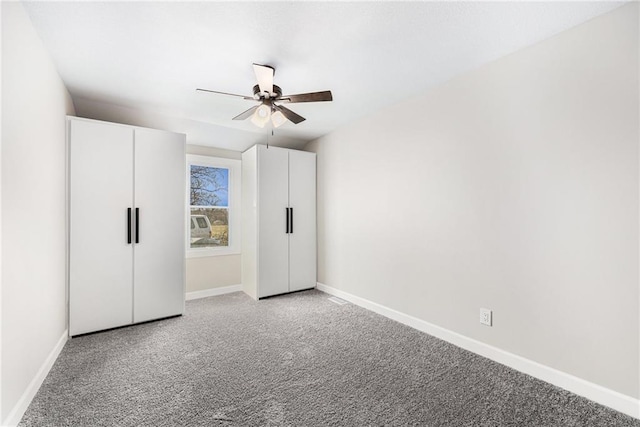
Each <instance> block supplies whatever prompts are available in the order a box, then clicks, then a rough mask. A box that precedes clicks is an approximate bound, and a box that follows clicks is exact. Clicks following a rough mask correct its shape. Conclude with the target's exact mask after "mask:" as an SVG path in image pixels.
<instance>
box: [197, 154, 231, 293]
mask: <svg viewBox="0 0 640 427" xmlns="http://www.w3.org/2000/svg"><path fill="white" fill-rule="evenodd" d="M187 154H197V155H200V156H213V157H222V158H225V159H241V158H242V155H241V153H240V152H239V151H230V150H223V149H219V148H212V147H203V146H199V145H191V144H189V145H187ZM240 259H241V258H240V255H222V256H211V257H203V258H187V292H195V291H202V290H207V289H213V288H221V287H226V286H234V285H239V284H241V283H242V277H241V273H242V270H241V266H240Z"/></svg>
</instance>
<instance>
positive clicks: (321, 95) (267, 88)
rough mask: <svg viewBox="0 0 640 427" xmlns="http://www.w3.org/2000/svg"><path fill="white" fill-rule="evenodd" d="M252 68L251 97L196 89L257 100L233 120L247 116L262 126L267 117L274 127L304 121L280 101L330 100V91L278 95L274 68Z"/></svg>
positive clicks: (288, 102)
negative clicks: (254, 77)
mask: <svg viewBox="0 0 640 427" xmlns="http://www.w3.org/2000/svg"><path fill="white" fill-rule="evenodd" d="M253 71H254V72H255V74H256V79H257V80H258V84H257V85H255V86H254V87H253V96H244V95H236V94H234V93H227V92H218V91H215V90H209V89H200V88H198V89H196V90H197V91H200V92H210V93H218V94H221V95H229V96H236V97H239V98H243V99H247V100H250V101H259V102H260V103H259V104H258V105H254V106H253V107H251V108H249V109H248V110H246V111H244V112H242V113H240V114H238V115H237V116H235V117H234V118H233V120H245V119H248V118H249V117H251V122H252V123H253V124H255V125H256V126H259V127H261V128H262V127H264V126H265V125H266V124H267V123H268V122H269V120H271V122H272V123H273V126H274V127H279V126H281V125H283V124H284V123H285V122H286V121H287V120H290V121H292V122H293V123H295V124H298V123H300V122H303V121H304V120H305V118H304V117H302V116H301V115H299V114H297V113H294V112H293V111H291V110H290V109H288V108H286V107H284V106H283V105H281V104H283V103H287V104H292V103H295V102H321V101H332V100H333V96H332V95H331V91H330V90H325V91H322V92H310V93H301V94H297V95H282V89H280V87H279V86H276V85H274V84H273V75H274V74H275V71H276V70H275V68H273V67H271V66H269V65H260V64H253Z"/></svg>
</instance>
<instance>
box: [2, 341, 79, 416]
mask: <svg viewBox="0 0 640 427" xmlns="http://www.w3.org/2000/svg"><path fill="white" fill-rule="evenodd" d="M68 336H69V332H68V331H67V330H65V331H64V333H63V334H62V336H61V337H60V339H59V340H58V342H57V343H56V345H55V347H53V349H52V350H51V352H50V353H49V355H48V356H47V358H46V359H45V361H44V362H43V363H42V366H40V369H39V370H38V373H37V374H36V376H35V377H33V379H32V380H31V382H30V383H29V385H28V386H27V389H26V390H25V391H24V393H22V396H20V399H18V402H17V403H16V404H15V406H14V407H13V409H12V410H11V412H9V415H7V418H6V419H5V420H4V422H3V423H2V425H3V426H6V427H13V426H16V425H18V423H19V422H20V420H21V419H22V416H23V415H24V413H25V412H26V411H27V408H28V407H29V404H30V403H31V401H32V400H33V398H34V396H35V395H36V393H37V392H38V390H39V389H40V386H41V385H42V383H43V382H44V379H45V378H46V377H47V374H49V371H50V370H51V368H52V367H53V364H54V363H55V361H56V359H57V358H58V356H59V355H60V352H61V351H62V349H63V348H64V345H65V344H66V343H67V339H68Z"/></svg>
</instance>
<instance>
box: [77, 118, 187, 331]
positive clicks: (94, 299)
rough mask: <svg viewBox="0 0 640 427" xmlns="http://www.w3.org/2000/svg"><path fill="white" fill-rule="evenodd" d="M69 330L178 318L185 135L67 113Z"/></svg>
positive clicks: (181, 296)
mask: <svg viewBox="0 0 640 427" xmlns="http://www.w3.org/2000/svg"><path fill="white" fill-rule="evenodd" d="M67 135H68V153H69V168H68V171H69V334H70V335H78V334H84V333H88V332H94V331H99V330H104V329H109V328H114V327H118V326H123V325H129V324H132V323H139V322H145V321H148V320H153V319H159V318H163V317H168V316H174V315H179V314H182V313H183V311H184V277H185V265H184V264H185V214H186V210H185V203H186V202H185V200H186V198H185V191H186V183H185V179H186V176H185V135H183V134H177V133H172V132H165V131H159V130H154V129H146V128H141V127H135V126H127V125H122V124H115V123H107V122H100V121H96V120H87V119H81V118H76V117H68V118H67Z"/></svg>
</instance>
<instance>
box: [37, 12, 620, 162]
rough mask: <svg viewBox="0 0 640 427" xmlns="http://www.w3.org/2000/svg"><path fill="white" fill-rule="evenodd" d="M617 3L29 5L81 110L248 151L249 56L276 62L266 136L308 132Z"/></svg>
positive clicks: (280, 140)
mask: <svg viewBox="0 0 640 427" xmlns="http://www.w3.org/2000/svg"><path fill="white" fill-rule="evenodd" d="M621 4H622V3H620V2H589V3H585V2H566V3H565V2H534V3H529V2H498V3H487V2H390V1H387V2H383V1H377V2H350V3H345V2H162V3H160V2H101V3H97V2H27V3H25V8H26V9H27V12H28V13H29V15H30V16H31V19H32V21H33V23H34V26H35V28H36V30H37V31H38V33H39V34H40V37H41V38H42V40H43V41H44V44H45V46H46V47H47V49H48V50H49V51H50V52H51V55H52V57H53V60H54V62H55V64H56V65H57V67H58V71H59V73H60V75H61V77H62V79H63V80H64V82H65V84H66V85H67V87H68V89H69V91H70V93H71V95H72V97H73V99H74V103H75V106H76V110H77V113H78V115H81V116H85V117H93V118H97V119H103V120H115V121H120V122H125V123H131V124H137V125H141V126H150V127H157V128H164V129H169V130H174V131H179V132H185V133H187V140H188V142H189V143H192V144H200V145H210V146H214V147H220V148H227V149H232V150H239V151H242V150H245V149H246V148H248V147H249V146H251V145H253V144H255V143H257V142H263V143H264V142H266V140H267V138H268V136H267V135H268V133H269V132H270V131H267V130H266V129H259V128H257V127H255V126H253V125H252V124H251V123H250V121H249V120H246V121H242V122H238V121H232V120H231V118H232V117H234V116H235V115H237V114H239V113H240V112H242V111H244V110H246V109H247V108H249V107H250V106H252V105H253V104H252V103H251V101H245V100H242V99H237V98H232V97H226V96H222V95H212V94H204V93H199V92H196V91H195V89H196V88H197V87H203V88H208V89H213V90H218V91H223V92H232V93H238V94H247V95H251V94H252V92H251V90H252V87H253V85H254V84H255V83H256V82H255V77H254V75H253V69H252V67H251V64H252V63H254V62H255V63H261V64H269V65H272V66H274V67H275V68H276V74H275V83H276V84H277V85H279V86H280V87H282V89H283V92H284V93H285V94H292V93H301V92H311V91H320V90H327V89H329V90H331V91H332V92H333V97H334V101H333V102H324V103H308V104H290V105H289V106H288V107H289V108H291V109H292V110H294V111H296V112H297V113H299V114H301V115H302V116H304V117H306V118H307V120H306V121H305V122H302V123H301V124H298V125H294V124H293V123H287V124H285V125H283V126H282V127H281V128H278V129H276V130H275V136H274V137H269V138H270V139H269V141H270V143H271V144H273V145H283V146H289V147H300V146H301V145H303V144H304V143H305V142H306V141H310V140H312V139H315V138H317V137H319V136H321V135H324V134H326V133H328V132H330V131H332V130H334V129H336V128H337V127H339V126H341V125H343V124H345V123H348V122H351V121H354V120H357V119H358V118H360V117H362V116H364V115H367V114H369V113H371V112H373V111H375V110H377V109H380V108H382V107H384V106H387V105H390V104H392V103H395V102H398V101H400V100H403V99H406V98H409V97H413V96H417V95H420V94H421V93H424V92H425V91H427V90H428V89H429V88H430V87H433V86H434V85H437V84H439V83H442V82H445V81H447V80H449V79H451V78H452V77H453V76H456V75H458V74H460V73H463V72H465V71H468V70H471V69H474V68H477V67H479V66H480V65H482V64H485V63H487V62H489V61H492V60H495V59H497V58H500V57H502V56H505V55H507V54H509V53H512V52H514V51H516V50H519V49H521V48H523V47H526V46H529V45H531V44H534V43H536V42H538V41H541V40H543V39H546V38H548V37H551V36H553V35H554V34H557V33H559V32H561V31H563V30H565V29H568V28H570V27H572V26H575V25H577V24H580V23H582V22H584V21H586V20H589V19H591V18H593V17H595V16H597V15H600V14H602V13H605V12H607V11H610V10H612V9H615V8H616V7H618V6H620V5H621Z"/></svg>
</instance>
